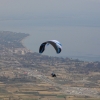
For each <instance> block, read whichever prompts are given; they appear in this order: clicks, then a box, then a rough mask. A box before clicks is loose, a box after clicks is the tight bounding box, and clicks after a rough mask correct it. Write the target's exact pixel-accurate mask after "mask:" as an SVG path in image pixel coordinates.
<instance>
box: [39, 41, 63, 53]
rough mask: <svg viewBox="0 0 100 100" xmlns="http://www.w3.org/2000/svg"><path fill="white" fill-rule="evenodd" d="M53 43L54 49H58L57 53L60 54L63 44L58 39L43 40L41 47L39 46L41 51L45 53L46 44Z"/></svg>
mask: <svg viewBox="0 0 100 100" xmlns="http://www.w3.org/2000/svg"><path fill="white" fill-rule="evenodd" d="M49 44H51V45H52V46H53V47H54V49H55V50H56V52H57V54H59V53H60V52H61V50H62V45H61V43H60V42H59V41H57V40H49V41H46V42H43V43H42V44H41V45H40V48H39V53H43V52H44V50H45V46H46V45H49Z"/></svg>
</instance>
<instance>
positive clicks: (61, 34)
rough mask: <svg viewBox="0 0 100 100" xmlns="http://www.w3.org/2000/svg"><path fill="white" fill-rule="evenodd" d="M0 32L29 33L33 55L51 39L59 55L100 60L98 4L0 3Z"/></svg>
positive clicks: (84, 0) (85, 0)
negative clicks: (60, 49)
mask: <svg viewBox="0 0 100 100" xmlns="http://www.w3.org/2000/svg"><path fill="white" fill-rule="evenodd" d="M0 30H8V31H17V32H26V33H30V34H31V36H33V37H32V38H31V37H30V38H29V40H26V42H25V43H26V44H27V45H28V46H29V48H31V47H32V45H34V46H36V45H37V47H36V50H35V49H34V48H33V50H35V51H38V46H39V45H40V43H41V42H42V41H43V40H44V39H50V38H53V39H58V40H60V41H61V43H62V44H63V52H62V55H65V53H66V55H68V54H69V55H70V54H71V55H77V54H80V55H86V54H92V55H99V56H100V0H0ZM40 34H41V35H40ZM54 37H55V38H54ZM27 41H28V42H27ZM33 43H34V44H33ZM46 52H47V51H46ZM50 52H51V51H50ZM54 53H55V52H54Z"/></svg>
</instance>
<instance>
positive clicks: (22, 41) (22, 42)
mask: <svg viewBox="0 0 100 100" xmlns="http://www.w3.org/2000/svg"><path fill="white" fill-rule="evenodd" d="M29 36H30V34H28V36H26V37H24V38H23V39H22V40H21V41H20V43H21V44H22V45H23V46H24V48H26V49H28V48H27V47H26V46H25V45H24V40H25V39H26V38H28V37H29ZM28 50H29V49H28Z"/></svg>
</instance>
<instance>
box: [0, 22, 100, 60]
mask: <svg viewBox="0 0 100 100" xmlns="http://www.w3.org/2000/svg"><path fill="white" fill-rule="evenodd" d="M41 21H42V20H41ZM46 21H47V22H48V20H46ZM1 22H2V24H0V27H1V29H2V31H3V30H6V31H13V32H24V33H28V34H30V36H29V37H27V38H25V39H24V40H23V44H24V46H25V47H26V48H28V49H30V50H31V51H33V52H38V51H39V46H40V44H41V43H42V42H44V41H47V40H51V39H56V40H58V41H60V42H61V44H62V47H63V49H62V52H61V53H60V54H56V51H55V50H54V48H53V47H52V46H50V45H49V46H48V47H47V48H46V50H45V52H44V53H43V54H42V55H49V56H57V57H70V58H73V59H80V60H85V61H100V27H96V26H88V25H87V26H85V27H84V26H79V25H77V26H74V25H56V24H55V23H54V24H49V26H48V25H46V23H44V24H45V25H40V26H38V25H36V23H37V22H38V21H37V22H36V23H35V24H33V23H34V20H10V21H9V20H7V21H1ZM40 24H42V23H40Z"/></svg>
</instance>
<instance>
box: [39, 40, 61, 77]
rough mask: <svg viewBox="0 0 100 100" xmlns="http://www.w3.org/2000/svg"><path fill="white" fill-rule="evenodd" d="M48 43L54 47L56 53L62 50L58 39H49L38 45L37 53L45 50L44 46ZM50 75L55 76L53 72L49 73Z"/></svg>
mask: <svg viewBox="0 0 100 100" xmlns="http://www.w3.org/2000/svg"><path fill="white" fill-rule="evenodd" d="M49 44H51V45H52V46H53V47H54V49H55V50H56V53H57V54H59V53H60V52H61V51H62V45H61V43H60V42H59V41H57V40H49V41H46V42H43V43H42V44H41V45H40V48H39V53H43V52H44V51H45V47H46V46H48V45H49ZM51 76H52V77H56V74H55V73H51Z"/></svg>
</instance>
